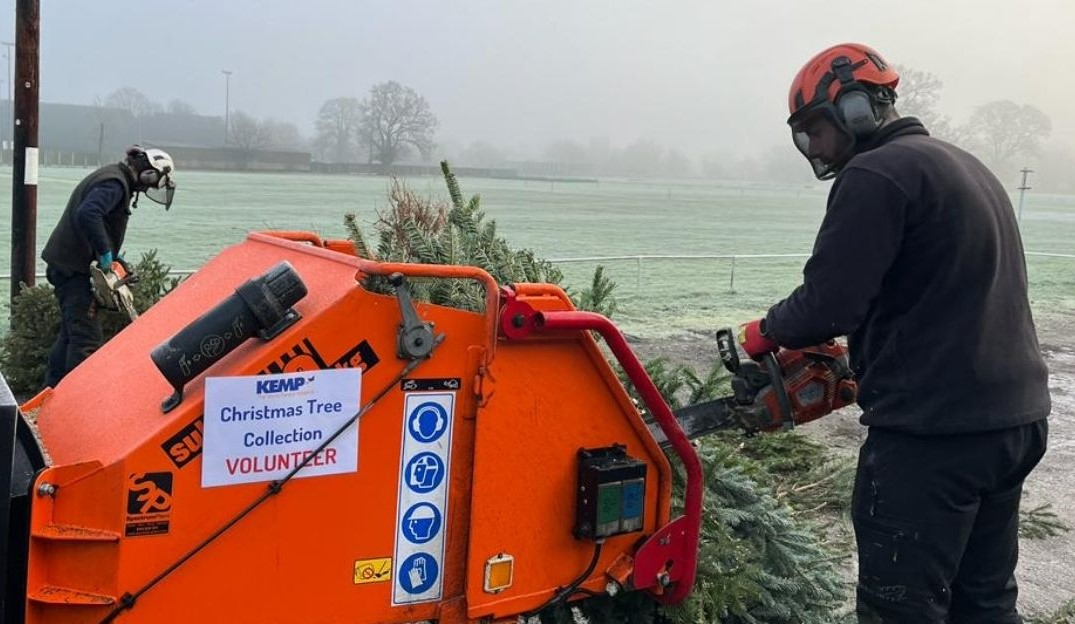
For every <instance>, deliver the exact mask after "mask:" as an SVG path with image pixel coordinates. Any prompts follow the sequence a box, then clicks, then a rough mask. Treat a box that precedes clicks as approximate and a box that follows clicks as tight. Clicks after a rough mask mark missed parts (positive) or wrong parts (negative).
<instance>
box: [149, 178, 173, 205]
mask: <svg viewBox="0 0 1075 624" xmlns="http://www.w3.org/2000/svg"><path fill="white" fill-rule="evenodd" d="M144 193H145V196H146V197H148V198H149V199H151V200H152V201H154V202H156V203H158V204H160V205H162V206H164V209H165V210H168V209H169V208H171V207H172V198H173V197H175V182H174V181H173V180H172V176H165V178H164V183H163V184H162V185H161V187H160V188H148V189H146V190H145V191H144Z"/></svg>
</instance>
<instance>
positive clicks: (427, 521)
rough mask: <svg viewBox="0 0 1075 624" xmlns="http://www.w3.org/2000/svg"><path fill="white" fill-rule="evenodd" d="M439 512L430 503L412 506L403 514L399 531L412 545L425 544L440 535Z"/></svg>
mask: <svg viewBox="0 0 1075 624" xmlns="http://www.w3.org/2000/svg"><path fill="white" fill-rule="evenodd" d="M440 523H441V516H440V510H439V509H437V508H436V507H435V506H433V505H432V504H430V503H418V504H416V505H412V506H411V508H410V509H408V510H407V511H406V513H404V514H403V521H402V522H401V523H400V527H399V528H400V531H402V532H403V537H405V538H407V541H408V542H410V543H412V544H425V543H426V542H428V541H429V540H431V539H433V538H434V537H436V536H437V534H438V533H440Z"/></svg>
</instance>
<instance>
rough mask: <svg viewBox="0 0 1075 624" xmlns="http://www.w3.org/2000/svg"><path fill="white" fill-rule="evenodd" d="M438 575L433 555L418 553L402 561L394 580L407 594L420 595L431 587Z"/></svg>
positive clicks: (438, 571) (438, 570)
mask: <svg viewBox="0 0 1075 624" xmlns="http://www.w3.org/2000/svg"><path fill="white" fill-rule="evenodd" d="M439 573H440V569H439V568H438V566H437V560H436V559H434V558H433V555H430V554H428V553H423V552H419V553H414V554H413V555H411V556H410V557H407V558H406V559H404V560H403V563H402V564H401V565H400V566H399V574H398V575H397V576H396V578H397V579H399V586H400V587H402V588H403V591H405V592H407V593H408V594H422V593H425V592H427V591H429V589H430V588H431V587H433V583H435V582H436V581H437V575H438V574H439Z"/></svg>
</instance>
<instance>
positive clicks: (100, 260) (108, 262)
mask: <svg viewBox="0 0 1075 624" xmlns="http://www.w3.org/2000/svg"><path fill="white" fill-rule="evenodd" d="M97 268H99V269H101V271H103V272H105V273H108V272H109V271H111V270H112V250H111V249H110V250H108V251H106V252H104V253H103V254H100V255H99V256H97Z"/></svg>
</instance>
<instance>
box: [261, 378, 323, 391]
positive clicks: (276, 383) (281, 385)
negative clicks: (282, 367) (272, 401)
mask: <svg viewBox="0 0 1075 624" xmlns="http://www.w3.org/2000/svg"><path fill="white" fill-rule="evenodd" d="M313 381H314V377H313V376H312V375H311V376H310V377H306V378H303V377H293V378H291V379H266V380H264V381H258V382H257V385H256V386H255V390H256V392H257V393H258V394H280V393H281V392H298V391H299V390H302V387H303V386H305V385H306V384H308V383H313Z"/></svg>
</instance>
